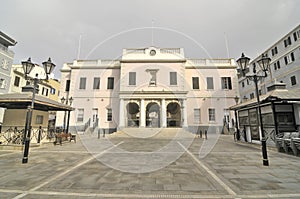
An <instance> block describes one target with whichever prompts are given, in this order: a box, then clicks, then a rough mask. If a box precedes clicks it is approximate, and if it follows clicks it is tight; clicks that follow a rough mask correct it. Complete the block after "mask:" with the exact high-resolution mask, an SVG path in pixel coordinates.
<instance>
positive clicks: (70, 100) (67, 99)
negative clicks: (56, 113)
mask: <svg viewBox="0 0 300 199" xmlns="http://www.w3.org/2000/svg"><path fill="white" fill-rule="evenodd" d="M60 100H61V103H63V104H64V103H65V102H66V105H68V104H70V106H71V105H72V102H73V98H72V97H70V98H69V97H67V98H64V97H62V98H61V99H60ZM70 113H71V111H70V110H68V121H67V122H66V115H67V112H66V111H65V114H64V123H63V125H64V131H65V130H66V131H65V133H69V124H70ZM66 124H67V127H66Z"/></svg>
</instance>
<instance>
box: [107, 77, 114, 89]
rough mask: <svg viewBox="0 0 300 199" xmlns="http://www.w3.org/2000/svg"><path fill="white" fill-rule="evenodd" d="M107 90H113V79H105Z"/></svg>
mask: <svg viewBox="0 0 300 199" xmlns="http://www.w3.org/2000/svg"><path fill="white" fill-rule="evenodd" d="M107 89H114V78H113V77H108V78H107Z"/></svg>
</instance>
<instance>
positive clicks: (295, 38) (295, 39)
mask: <svg viewBox="0 0 300 199" xmlns="http://www.w3.org/2000/svg"><path fill="white" fill-rule="evenodd" d="M293 36H294V41H297V33H296V32H294V33H293Z"/></svg>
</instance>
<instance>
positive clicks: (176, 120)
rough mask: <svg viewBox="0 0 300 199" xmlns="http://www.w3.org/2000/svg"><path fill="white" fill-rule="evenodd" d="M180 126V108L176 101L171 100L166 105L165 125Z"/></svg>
mask: <svg viewBox="0 0 300 199" xmlns="http://www.w3.org/2000/svg"><path fill="white" fill-rule="evenodd" d="M180 126H181V110H180V105H179V104H178V103H177V102H171V103H169V104H168V106H167V127H180Z"/></svg>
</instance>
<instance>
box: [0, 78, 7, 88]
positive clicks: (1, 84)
mask: <svg viewBox="0 0 300 199" xmlns="http://www.w3.org/2000/svg"><path fill="white" fill-rule="evenodd" d="M0 88H6V80H5V79H0Z"/></svg>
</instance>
